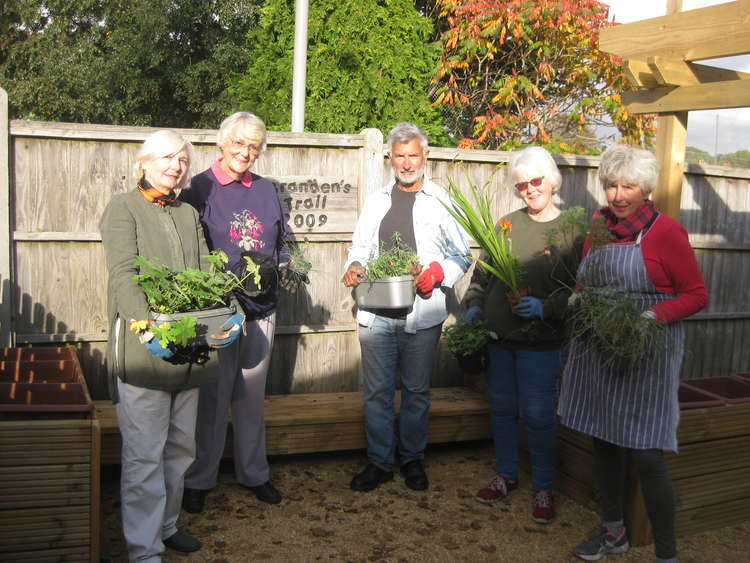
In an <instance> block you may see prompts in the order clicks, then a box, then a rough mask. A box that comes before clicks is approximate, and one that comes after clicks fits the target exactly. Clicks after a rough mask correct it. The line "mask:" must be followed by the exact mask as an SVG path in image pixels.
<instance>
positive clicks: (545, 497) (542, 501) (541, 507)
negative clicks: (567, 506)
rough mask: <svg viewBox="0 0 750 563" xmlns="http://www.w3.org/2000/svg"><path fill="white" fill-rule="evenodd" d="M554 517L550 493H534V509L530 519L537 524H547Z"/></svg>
mask: <svg viewBox="0 0 750 563" xmlns="http://www.w3.org/2000/svg"><path fill="white" fill-rule="evenodd" d="M554 517H555V506H554V504H553V502H552V493H551V492H549V491H544V490H542V491H534V509H533V511H532V513H531V518H532V519H533V520H534V522H536V523H537V524H549V523H550V522H552V519H553V518H554Z"/></svg>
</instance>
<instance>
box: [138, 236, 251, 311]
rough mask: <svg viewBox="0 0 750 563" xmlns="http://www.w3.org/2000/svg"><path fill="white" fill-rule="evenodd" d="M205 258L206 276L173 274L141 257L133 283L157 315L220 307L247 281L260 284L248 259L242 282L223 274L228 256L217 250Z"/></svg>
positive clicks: (194, 272)
mask: <svg viewBox="0 0 750 563" xmlns="http://www.w3.org/2000/svg"><path fill="white" fill-rule="evenodd" d="M206 258H207V259H208V261H209V263H210V267H209V270H208V271H207V272H204V271H201V270H196V269H194V268H187V269H186V270H172V269H170V268H167V267H166V266H162V265H161V264H156V263H153V262H151V261H149V260H147V259H146V258H143V257H142V256H139V257H138V258H136V260H135V265H136V267H137V268H138V269H139V270H140V272H141V273H140V274H137V275H135V276H133V280H134V281H136V282H138V285H139V286H140V287H141V289H142V290H143V292H144V293H145V294H146V300H147V301H148V304H149V307H151V309H152V310H153V311H156V312H157V313H184V312H187V311H198V310H201V309H210V308H212V307H219V306H222V305H224V304H226V298H227V295H229V294H230V293H231V292H232V291H234V290H236V289H240V288H241V287H242V282H243V281H244V280H245V279H246V278H247V277H249V276H254V280H255V282H256V283H259V282H260V273H259V268H258V266H257V265H256V264H255V263H254V262H253V261H252V260H251V259H250V258H247V257H246V258H245V260H246V262H247V264H246V271H245V275H244V276H243V277H242V278H239V277H238V276H237V275H236V274H234V273H233V272H230V271H225V270H224V265H225V264H226V263H227V262H228V260H229V258H228V257H227V255H226V253H225V252H223V251H221V250H214V251H213V252H212V253H211V254H210V255H209V256H207V257H206Z"/></svg>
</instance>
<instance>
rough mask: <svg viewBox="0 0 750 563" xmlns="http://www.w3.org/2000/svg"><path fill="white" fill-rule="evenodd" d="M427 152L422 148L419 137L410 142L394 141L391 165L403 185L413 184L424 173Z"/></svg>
mask: <svg viewBox="0 0 750 563" xmlns="http://www.w3.org/2000/svg"><path fill="white" fill-rule="evenodd" d="M426 162H427V153H426V152H425V151H424V150H422V143H420V141H419V139H412V140H411V141H409V142H408V143H394V144H393V150H391V166H393V172H394V173H395V174H396V179H397V180H398V182H399V184H401V185H402V186H407V187H408V186H413V185H414V184H416V183H417V182H418V181H419V180H421V179H422V176H423V175H424V165H425V163H426Z"/></svg>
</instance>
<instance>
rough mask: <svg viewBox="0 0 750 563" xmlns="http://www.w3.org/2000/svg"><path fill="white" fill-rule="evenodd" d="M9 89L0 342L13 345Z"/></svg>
mask: <svg viewBox="0 0 750 563" xmlns="http://www.w3.org/2000/svg"><path fill="white" fill-rule="evenodd" d="M8 123H9V121H8V93H7V92H6V91H5V90H3V89H2V88H0V346H13V327H12V326H11V321H12V318H13V317H12V310H13V309H12V306H13V304H12V303H11V298H12V295H13V275H12V271H11V253H12V251H13V248H12V244H13V239H12V236H11V234H12V233H11V222H10V158H9V157H10V151H9V150H8V148H9V147H8V145H9V143H10V129H9V127H8Z"/></svg>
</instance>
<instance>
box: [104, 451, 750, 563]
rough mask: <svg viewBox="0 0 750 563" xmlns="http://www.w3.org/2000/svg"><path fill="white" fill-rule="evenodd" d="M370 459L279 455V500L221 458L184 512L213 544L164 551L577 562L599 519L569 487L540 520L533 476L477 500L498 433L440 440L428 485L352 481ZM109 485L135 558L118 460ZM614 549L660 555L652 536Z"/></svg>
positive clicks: (107, 544) (743, 536)
mask: <svg viewBox="0 0 750 563" xmlns="http://www.w3.org/2000/svg"><path fill="white" fill-rule="evenodd" d="M364 463H365V456H364V453H363V452H343V453H334V454H316V455H305V456H283V457H277V458H273V459H272V460H271V471H272V480H273V482H274V483H275V485H276V486H277V487H278V488H279V490H280V491H281V492H282V494H283V495H284V500H283V501H282V503H281V504H280V505H276V506H269V505H266V504H264V503H261V502H259V501H258V500H257V499H256V498H255V496H254V495H253V494H252V493H250V492H249V491H247V490H246V489H243V488H242V487H241V486H239V485H237V484H236V483H235V481H234V479H233V475H232V473H231V465H229V466H227V467H226V468H225V467H222V472H221V474H220V482H219V485H218V487H217V488H216V489H215V490H214V491H212V492H211V494H210V495H209V497H208V504H207V507H206V510H205V512H204V513H203V514H200V515H192V514H187V513H183V514H182V517H181V520H180V526H181V529H184V530H186V531H188V532H190V533H192V534H193V535H195V536H196V537H197V538H198V539H200V540H201V541H202V542H203V548H202V549H201V550H200V551H197V552H195V553H193V554H190V555H184V554H179V553H176V552H173V551H168V552H167V554H166V556H165V561H169V562H185V563H189V562H190V563H192V562H211V563H229V562H231V563H240V562H246V561H248V562H249V561H279V562H296V561H304V562H307V561H336V562H338V561H341V562H349V561H351V562H366V561H383V562H399V563H400V562H404V563H405V562H417V561H420V562H421V561H425V562H427V561H429V562H442V561H445V562H450V561H471V562H475V561H477V562H479V561H494V562H497V561H500V562H521V563H523V562H526V561H529V562H531V561H544V562H553V561H577V559H575V558H573V557H572V556H571V555H570V549H571V548H572V547H573V546H574V545H575V544H576V543H578V542H579V541H580V540H582V539H584V538H585V536H586V535H587V534H588V533H590V532H591V531H592V530H594V529H595V527H596V525H597V522H598V519H597V515H596V513H595V512H593V511H591V510H588V509H586V508H584V507H582V506H581V505H579V504H577V503H575V502H574V501H572V500H569V499H568V498H566V497H565V496H563V495H558V496H557V498H556V508H557V513H558V517H557V518H556V519H555V520H554V521H553V522H552V523H550V524H548V525H539V524H536V523H534V522H533V521H532V520H531V494H530V489H529V480H528V477H527V476H526V475H522V476H521V477H522V478H521V486H520V488H519V491H517V492H515V493H514V494H513V495H512V496H511V497H510V498H509V499H507V500H506V501H504V502H501V503H497V504H494V505H483V504H480V503H478V502H476V501H474V500H473V496H474V492H475V491H476V490H477V489H478V488H479V487H480V486H481V485H483V484H484V483H485V482H486V481H487V480H489V478H491V477H492V475H493V449H492V445H491V443H489V442H480V443H467V444H458V445H456V444H453V445H449V446H438V447H434V446H433V447H430V449H429V450H428V452H427V459H426V463H425V468H426V470H427V473H428V475H429V477H430V488H429V490H428V491H425V492H415V491H412V490H410V489H407V488H406V487H405V486H404V484H403V479H402V478H401V477H400V476H399V475H396V477H395V478H394V480H393V481H392V482H390V483H387V484H385V485H381V486H380V487H379V488H378V489H376V490H375V491H372V492H369V493H358V492H354V491H351V490H350V489H349V481H350V479H351V477H352V475H354V474H355V473H356V472H358V471H359V470H360V469H361V468H362V467H363V466H364ZM224 469H226V471H225V470H224ZM102 487H103V491H102V496H103V499H102V502H103V518H104V523H103V527H104V531H103V533H104V535H105V536H106V537H105V538H104V539H103V545H102V557H103V558H106V559H108V560H110V561H112V562H119V561H125V560H126V554H125V546H124V542H123V540H122V534H121V529H120V515H119V497H118V473H117V470H116V468H111V467H110V468H106V469H105V472H104V476H103V480H102ZM748 538H750V523H745V524H743V525H740V526H731V527H727V528H722V529H720V530H715V531H712V532H705V533H702V534H696V535H692V536H689V537H685V538H681V539H680V540H679V544H678V545H679V549H680V561H681V563H699V562H700V563H706V562H711V563H713V562H725V561H726V562H739V561H750V555H749V553H750V552H749V551H748V548H747V541H748ZM609 559H610V560H612V561H617V562H618V563H628V562H636V561H638V562H640V561H653V560H654V557H653V551H652V547H651V546H646V547H639V548H631V550H630V551H629V552H628V553H626V554H624V555H619V556H612V557H610V558H609Z"/></svg>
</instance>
